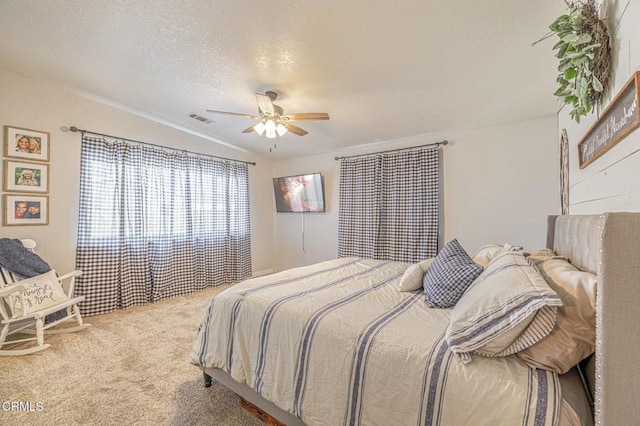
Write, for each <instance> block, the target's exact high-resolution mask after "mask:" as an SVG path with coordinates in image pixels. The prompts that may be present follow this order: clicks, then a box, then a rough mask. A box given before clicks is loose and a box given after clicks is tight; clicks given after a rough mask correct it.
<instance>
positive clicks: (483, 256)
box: [471, 243, 522, 268]
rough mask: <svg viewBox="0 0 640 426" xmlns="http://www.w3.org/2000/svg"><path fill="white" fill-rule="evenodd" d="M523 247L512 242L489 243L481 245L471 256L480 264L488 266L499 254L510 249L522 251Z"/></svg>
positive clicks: (484, 266)
mask: <svg viewBox="0 0 640 426" xmlns="http://www.w3.org/2000/svg"><path fill="white" fill-rule="evenodd" d="M520 250H522V247H520V246H512V245H511V244H508V243H505V244H503V245H499V244H487V245H484V246H482V247H480V248H479V249H478V250H477V251H476V252H475V253H474V254H473V256H471V259H473V261H474V262H476V263H477V264H478V265H480V266H482V267H483V268H486V267H487V265H488V264H489V262H491V260H493V259H494V258H496V257H497V256H498V255H500V254H502V253H505V252H508V251H520Z"/></svg>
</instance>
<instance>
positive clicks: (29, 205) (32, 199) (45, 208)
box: [4, 194, 49, 226]
mask: <svg viewBox="0 0 640 426" xmlns="http://www.w3.org/2000/svg"><path fill="white" fill-rule="evenodd" d="M48 224H49V197H48V196H47V195H23V194H5V195H4V225H5V226H25V225H48Z"/></svg>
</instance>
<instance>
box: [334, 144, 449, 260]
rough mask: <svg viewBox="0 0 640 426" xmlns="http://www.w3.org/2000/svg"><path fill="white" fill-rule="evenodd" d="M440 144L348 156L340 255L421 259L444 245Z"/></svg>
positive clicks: (342, 171) (342, 167)
mask: <svg viewBox="0 0 640 426" xmlns="http://www.w3.org/2000/svg"><path fill="white" fill-rule="evenodd" d="M439 158H440V149H437V148H429V149H418V150H408V151H400V152H394V153H380V154H375V155H371V156H365V157H353V158H345V159H343V160H342V163H341V165H340V195H339V201H340V210H339V214H338V256H339V257H349V256H356V257H366V258H373V259H381V260H395V261H401V262H419V261H421V260H424V259H426V258H429V257H434V256H435V255H436V253H437V250H438V216H439V209H438V204H439V202H438V200H439V175H440V171H439V163H440V161H439Z"/></svg>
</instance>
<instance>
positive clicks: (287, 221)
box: [273, 116, 560, 270]
mask: <svg viewBox="0 0 640 426" xmlns="http://www.w3.org/2000/svg"><path fill="white" fill-rule="evenodd" d="M556 129H557V119H556V117H555V116H549V117H544V118H540V119H536V120H529V121H523V122H518V123H511V124H506V125H501V126H494V127H488V128H483V129H475V130H466V131H458V132H449V133H447V134H441V135H438V136H437V138H416V139H406V140H402V141H395V142H389V143H385V144H377V145H375V146H369V147H362V148H359V149H357V150H349V151H341V152H339V153H337V154H330V155H317V156H312V157H304V158H297V159H295V160H290V161H280V162H276V163H275V164H274V169H273V173H274V175H273V176H274V177H276V176H288V175H294V174H299V173H311V172H321V173H322V174H323V175H324V179H325V191H326V194H325V195H326V201H327V212H326V213H314V214H305V216H304V222H305V235H304V246H305V249H306V252H304V251H303V247H302V217H301V216H302V215H301V214H292V213H278V214H276V217H275V221H274V234H275V238H276V241H275V250H274V251H275V252H276V263H275V268H276V269H277V270H282V269H286V268H289V267H293V266H300V265H306V264H310V263H314V262H318V261H321V260H327V259H331V258H334V257H336V256H337V249H338V181H339V168H340V164H339V162H338V161H335V159H334V157H335V156H336V155H338V156H346V155H355V154H360V153H366V152H376V151H381V150H386V149H394V148H399V147H406V146H415V145H421V144H427V143H432V142H437V141H441V140H444V139H447V140H449V141H450V144H449V145H448V146H446V147H444V148H443V149H444V151H443V153H444V156H443V167H444V182H443V184H444V185H443V191H444V210H443V214H444V233H443V240H444V241H445V242H446V241H449V240H451V239H453V238H458V239H459V241H460V243H461V244H462V245H463V246H464V247H465V249H467V251H470V252H473V251H475V250H476V249H477V248H479V247H480V246H481V245H483V244H485V243H490V242H499V243H500V242H510V243H512V244H520V245H523V246H525V247H526V248H527V249H530V250H532V249H537V248H542V247H544V245H545V242H546V239H545V235H546V217H547V215H549V214H557V213H558V212H559V208H560V207H559V204H560V202H559V181H558V179H559V178H558V175H559V160H558V155H559V154H558V143H559V142H558V140H557V138H556ZM274 209H275V207H274Z"/></svg>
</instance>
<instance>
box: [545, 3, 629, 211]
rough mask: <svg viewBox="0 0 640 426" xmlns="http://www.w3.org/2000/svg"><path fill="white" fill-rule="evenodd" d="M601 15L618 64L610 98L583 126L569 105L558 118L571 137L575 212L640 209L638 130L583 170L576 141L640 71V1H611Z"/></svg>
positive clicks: (571, 193) (571, 198)
mask: <svg viewBox="0 0 640 426" xmlns="http://www.w3.org/2000/svg"><path fill="white" fill-rule="evenodd" d="M601 16H606V17H607V18H606V20H605V22H606V23H607V28H608V29H609V35H610V37H611V38H612V55H613V60H614V68H613V73H612V76H611V77H612V83H611V90H610V93H609V97H608V98H607V100H606V101H605V102H604V103H603V105H602V107H600V108H599V109H598V110H597V111H595V112H594V113H593V114H590V115H589V116H587V117H584V118H583V119H582V120H581V122H580V124H578V123H576V122H574V121H572V120H571V118H570V117H569V111H570V110H569V108H564V109H563V110H562V111H561V112H560V114H559V120H558V121H559V131H561V130H562V129H563V128H564V129H566V130H567V134H568V136H569V155H570V165H569V186H570V191H569V212H570V213H571V214H597V213H601V212H605V211H639V210H640V181H639V180H638V170H639V169H640V153H639V151H640V130H639V129H636V130H635V131H634V132H632V133H631V134H630V135H629V136H627V137H626V138H624V139H622V140H621V141H620V142H618V143H617V144H616V145H615V146H614V147H613V148H611V149H610V150H609V151H608V152H606V153H605V154H604V155H603V156H602V157H600V158H598V159H597V160H595V161H594V162H593V163H591V164H589V165H588V166H586V167H585V168H584V169H580V168H579V162H578V143H579V142H580V141H581V140H582V138H583V137H584V135H585V134H586V133H587V131H588V130H589V129H590V127H591V126H592V125H593V124H594V123H595V121H596V119H597V117H598V116H599V114H600V113H601V112H602V111H603V110H604V109H605V108H606V107H607V106H608V105H609V103H610V101H611V100H612V99H613V98H614V97H615V96H616V95H617V94H618V93H619V92H620V90H621V89H622V87H623V86H624V85H625V83H626V82H627V81H628V80H629V78H631V76H632V75H633V73H634V72H635V71H638V70H640V25H638V23H640V2H637V1H635V2H634V1H631V2H628V1H621V2H607V3H606V4H605V9H604V10H603V13H601ZM549 54H552V53H551V52H550V53H549ZM559 137H560V136H558V138H559Z"/></svg>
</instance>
